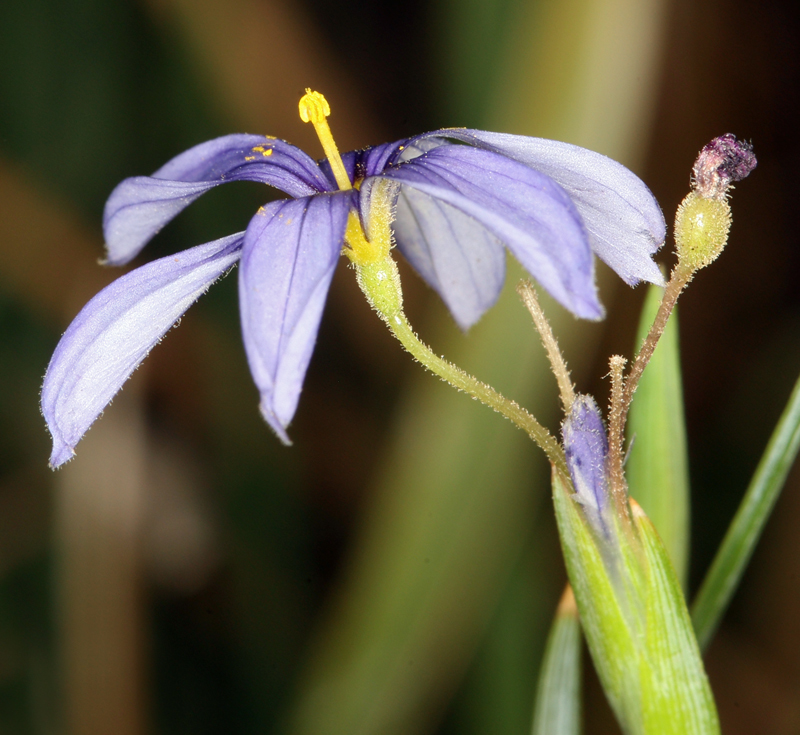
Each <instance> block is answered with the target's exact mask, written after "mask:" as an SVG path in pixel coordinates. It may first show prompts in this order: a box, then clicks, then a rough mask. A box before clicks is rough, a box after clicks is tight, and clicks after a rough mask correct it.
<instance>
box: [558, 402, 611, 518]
mask: <svg viewBox="0 0 800 735" xmlns="http://www.w3.org/2000/svg"><path fill="white" fill-rule="evenodd" d="M562 428H563V437H564V452H565V454H566V457H567V467H568V468H569V474H570V477H571V478H572V484H573V486H574V488H575V492H576V494H577V500H578V502H580V503H581V505H582V506H583V507H584V509H585V510H586V511H587V515H588V517H589V519H590V520H591V521H592V522H593V523H595V524H598V523H599V525H600V527H601V528H603V529H604V528H605V524H604V522H603V518H602V515H603V512H604V511H605V509H606V508H607V507H608V498H609V488H608V475H607V460H608V439H607V437H606V430H605V427H604V426H603V418H602V416H601V414H600V409H599V408H598V407H597V404H596V403H595V401H594V399H593V398H592V397H591V396H586V395H579V396H577V397H576V399H575V402H574V403H573V404H572V409H571V410H570V413H569V416H567V418H566V420H565V421H564V425H563V427H562Z"/></svg>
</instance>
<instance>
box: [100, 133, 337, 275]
mask: <svg viewBox="0 0 800 735" xmlns="http://www.w3.org/2000/svg"><path fill="white" fill-rule="evenodd" d="M230 181H258V182H261V183H264V184H269V185H270V186H274V187H276V188H277V189H280V190H281V191H284V192H286V193H287V194H289V196H292V197H300V196H307V195H310V194H314V193H316V192H321V191H330V190H331V189H335V187H333V186H331V184H330V182H329V181H328V179H327V178H326V177H325V176H324V175H323V173H322V172H321V171H320V170H319V167H318V166H317V164H316V163H315V162H314V160H313V159H312V158H311V157H310V156H308V155H307V154H305V153H304V152H303V151H301V150H300V149H299V148H296V147H295V146H293V145H291V144H289V143H286V142H285V141H283V140H278V139H276V138H266V137H264V136H263V135H226V136H224V137H222V138H216V139H215V140H209V141H208V142H206V143H201V144H200V145H197V146H195V147H194V148H190V149H189V150H188V151H185V152H184V153H181V154H180V155H179V156H176V157H175V158H173V159H172V160H171V161H169V162H168V163H167V164H165V165H164V166H162V167H161V168H160V169H159V170H158V171H156V172H155V173H154V174H153V175H152V176H136V177H133V178H130V179H125V180H124V181H122V182H121V183H120V184H119V185H118V186H117V187H116V189H114V191H113V192H112V193H111V196H110V197H109V198H108V201H107V202H106V207H105V212H104V214H103V230H104V233H105V237H106V249H107V253H108V257H107V261H108V263H110V264H112V265H121V264H124V263H127V262H128V261H130V260H131V259H132V258H134V257H135V256H136V255H137V254H138V253H139V252H140V251H141V249H142V248H143V247H144V246H145V245H146V244H147V242H149V240H150V239H151V238H152V237H153V235H155V234H156V233H157V232H158V231H159V230H160V229H161V228H162V227H163V226H164V225H165V224H167V222H169V221H170V220H171V219H173V218H174V217H175V216H176V215H177V214H178V213H179V212H181V211H182V210H183V209H185V208H186V207H188V206H189V204H191V203H192V202H193V201H194V200H195V199H197V198H198V197H199V196H201V195H202V194H205V193H206V192H207V191H209V190H210V189H213V188H214V187H215V186H219V185H220V184H225V183H228V182H230Z"/></svg>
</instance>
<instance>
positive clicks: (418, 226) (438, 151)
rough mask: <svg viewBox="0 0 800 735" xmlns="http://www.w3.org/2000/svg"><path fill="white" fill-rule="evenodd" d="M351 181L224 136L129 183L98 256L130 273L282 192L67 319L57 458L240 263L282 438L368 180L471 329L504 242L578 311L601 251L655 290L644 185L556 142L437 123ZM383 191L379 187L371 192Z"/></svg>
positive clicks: (586, 303) (657, 218)
mask: <svg viewBox="0 0 800 735" xmlns="http://www.w3.org/2000/svg"><path fill="white" fill-rule="evenodd" d="M342 159H343V162H344V166H345V170H346V172H347V174H348V176H349V177H350V180H351V182H352V183H353V184H354V186H355V188H353V189H350V190H347V191H342V190H339V188H338V187H337V185H336V183H335V179H334V177H333V175H332V172H331V167H330V165H329V163H328V161H327V160H323V161H321V162H319V163H318V162H315V161H314V160H313V159H312V158H310V157H309V156H307V155H306V154H305V153H303V152H302V151H300V150H299V149H297V148H295V147H294V146H292V145H290V144H289V143H286V142H284V141H282V140H277V139H274V138H267V137H263V136H257V135H229V136H225V137H222V138H218V139H216V140H212V141H208V142H206V143H202V144H200V145H198V146H196V147H194V148H192V149H190V150H188V151H186V152H185V153H182V154H181V155H179V156H177V157H176V158H174V159H173V160H171V161H170V162H169V163H167V164H166V165H165V166H163V167H162V168H161V169H159V170H158V171H156V172H155V173H154V174H153V176H150V177H135V178H131V179H126V180H125V181H123V182H122V183H121V184H120V185H119V186H118V187H117V188H116V189H115V190H114V192H113V193H112V194H111V197H110V198H109V200H108V203H107V204H106V209H105V216H104V228H105V236H106V244H107V251H108V252H107V262H108V263H110V264H113V265H122V264H124V263H127V262H129V261H130V260H131V259H133V258H134V257H135V256H136V255H137V254H138V253H139V252H140V251H141V249H142V248H143V247H144V245H145V244H146V243H147V242H148V241H149V240H150V239H151V238H152V237H153V236H154V235H155V234H156V233H157V232H158V231H159V230H160V229H161V228H162V227H163V226H164V225H165V224H167V222H169V221H170V220H171V219H172V218H173V217H175V216H176V215H177V214H178V213H179V212H180V211H181V210H183V209H184V208H185V207H186V206H188V205H189V204H190V203H191V202H193V201H194V200H195V199H197V198H198V197H199V196H200V195H202V194H204V193H205V192H207V191H209V190H210V189H212V188H214V187H215V186H217V185H219V184H223V183H227V182H230V181H239V180H248V181H259V182H262V183H265V184H269V185H270V186H273V187H275V188H277V189H280V190H281V191H283V192H284V193H286V194H288V195H289V197H291V198H289V199H281V200H278V201H274V202H270V203H269V204H266V205H265V206H263V207H261V208H260V209H259V210H258V212H257V213H256V214H255V216H254V217H253V219H252V220H251V221H250V224H249V225H248V227H247V230H246V231H245V232H242V233H238V234H236V235H231V236H230V237H227V238H223V239H221V240H217V241H215V242H211V243H207V244H205V245H201V246H198V247H195V248H191V249H189V250H186V251H183V252H182V253H179V254H177V255H173V256H169V257H167V258H162V259H161V260H158V261H155V262H152V263H149V264H148V265H145V266H142V267H140V268H138V269H136V270H134V271H132V272H130V273H128V274H127V275H125V276H122V277H121V278H120V279H119V280H117V281H116V282H115V283H113V284H112V285H111V286H109V287H108V288H106V289H105V290H103V291H102V292H101V293H99V294H98V295H97V296H95V298H93V299H92V300H91V301H90V302H89V303H88V304H87V305H86V306H85V307H84V309H83V310H82V311H81V312H80V314H79V315H78V316H77V317H76V318H75V321H74V322H73V323H72V324H71V325H70V327H69V329H68V330H67V332H66V333H65V334H64V336H63V338H62V339H61V342H60V343H59V345H58V347H57V348H56V351H55V354H54V355H53V358H52V360H51V362H50V366H49V368H48V371H47V375H46V377H45V381H44V386H43V389H42V410H43V413H44V416H45V418H46V420H47V424H48V426H49V428H50V432H51V434H52V435H53V443H54V448H53V453H52V456H51V459H50V462H51V464H52V465H53V466H54V467H57V466H59V465H61V464H62V463H64V462H65V461H67V460H68V459H70V458H71V457H72V455H73V453H74V452H73V448H74V446H75V445H76V444H77V442H78V441H79V440H80V438H81V437H82V436H83V434H84V433H85V432H86V431H87V429H88V428H89V426H91V424H92V422H93V421H94V420H95V419H96V418H97V416H98V415H99V414H100V413H101V412H102V410H103V408H104V407H105V406H106V405H107V404H108V403H109V401H110V400H111V399H112V397H113V396H114V394H115V393H116V392H117V391H118V390H119V388H120V387H121V386H122V384H123V383H124V382H125V380H126V379H127V378H128V376H129V375H130V374H131V373H132V372H133V370H135V369H136V367H137V366H138V364H139V363H140V362H141V361H142V359H144V357H145V355H146V354H147V353H148V352H149V350H150V349H151V348H152V347H153V346H154V345H155V344H156V343H157V342H158V341H159V340H160V339H161V338H162V337H163V336H164V334H165V333H166V332H167V331H168V330H169V329H170V327H171V326H172V325H173V324H174V323H175V322H176V321H177V320H178V319H179V318H180V316H181V315H182V314H183V313H184V311H185V310H186V309H187V308H188V307H189V306H190V305H191V304H192V303H193V302H194V301H195V300H196V299H197V298H198V297H199V296H200V294H202V293H203V292H204V291H205V290H206V289H207V288H208V287H209V286H210V285H211V283H213V282H214V281H215V280H216V279H217V278H219V277H220V276H221V275H222V274H224V273H225V272H226V271H227V270H228V269H229V268H230V267H231V266H232V265H233V264H234V263H235V262H236V261H237V260H240V261H241V265H240V269H239V295H240V305H241V318H242V332H243V337H244V344H245V349H246V352H247V357H248V361H249V364H250V369H251V371H252V374H253V378H254V380H255V383H256V386H257V387H258V389H259V391H260V394H261V411H262V413H263V415H264V418H265V419H266V420H267V421H268V422H269V424H270V426H271V427H272V428H273V429H274V430H275V432H276V433H277V434H278V436H279V437H280V438H281V439H282V440H283V441H284V442H286V443H289V439H288V437H287V435H286V427H287V425H288V424H289V422H290V421H291V419H292V417H293V416H294V413H295V409H296V407H297V402H298V399H299V395H300V391H301V388H302V383H303V379H304V376H305V373H306V368H307V366H308V362H309V360H310V358H311V353H312V350H313V347H314V342H315V340H316V335H317V330H318V328H319V323H320V318H321V314H322V309H323V306H324V303H325V298H326V295H327V292H328V287H329V285H330V282H331V278H332V276H333V271H334V268H335V267H336V264H337V262H338V259H339V255H340V253H341V250H342V246H343V241H344V232H345V227H346V224H347V220H348V216H349V214H350V213H351V212H355V213H357V214H358V215H359V217H360V220H361V223H362V226H363V227H364V230H365V232H366V233H367V234H368V235H369V220H370V211H371V200H372V197H373V195H374V191H377V190H374V185H375V183H376V182H378V181H380V180H388V181H390V182H391V183H392V186H391V187H390V191H391V195H392V196H393V197H394V198H395V215H396V216H395V221H394V224H393V227H394V234H395V238H396V243H397V247H398V248H399V250H400V251H401V252H402V253H403V254H404V255H405V256H406V258H407V259H408V260H409V261H410V262H411V264H412V265H413V266H414V267H415V268H416V269H417V271H418V272H419V273H420V274H421V275H422V277H423V278H424V279H425V280H426V281H427V282H428V283H429V284H430V285H431V286H432V287H433V288H434V289H435V290H436V291H437V292H438V293H439V294H440V296H441V297H442V299H443V300H444V301H445V303H446V304H447V306H448V308H449V309H450V311H451V313H452V314H453V316H454V318H455V320H456V321H457V322H458V324H459V325H460V326H461V327H462V328H464V329H466V328H468V327H470V326H471V325H472V324H474V323H475V322H476V321H477V320H478V319H479V318H480V317H481V315H482V314H483V313H484V312H485V311H486V310H487V309H488V308H489V307H490V306H491V305H492V304H493V303H494V302H495V301H496V299H497V298H498V296H499V293H500V290H501V288H502V284H503V281H504V278H505V252H504V247H507V248H508V249H509V250H510V251H511V252H512V253H513V254H514V256H515V257H516V258H517V259H518V260H519V261H520V262H521V263H522V265H523V266H524V267H525V269H526V270H528V271H529V272H530V273H531V274H532V275H533V276H534V277H535V278H536V279H537V280H538V281H539V283H540V284H541V285H542V286H543V287H544V288H545V289H547V291H549V292H550V294H551V295H552V296H553V297H554V298H555V299H556V300H558V301H559V302H560V303H562V304H563V305H564V306H565V307H566V308H568V309H569V310H571V311H572V312H573V313H575V314H576V315H577V316H580V317H584V318H589V319H597V318H600V317H601V316H602V307H601V306H600V303H599V301H598V299H597V294H596V289H595V283H594V263H593V255H592V253H594V254H596V255H597V256H598V257H599V258H601V259H602V260H604V261H605V262H606V263H608V265H610V266H611V267H612V268H613V269H614V270H615V271H616V272H617V273H618V274H619V275H620V276H621V277H622V278H623V280H625V281H626V282H627V283H629V284H631V285H633V284H635V283H637V282H638V281H640V280H645V281H650V282H654V283H661V280H662V279H661V274H660V272H659V270H658V268H657V267H656V266H655V264H654V263H653V261H652V259H651V256H652V254H653V253H654V252H655V251H656V250H657V249H658V248H659V246H660V245H661V243H662V242H663V240H664V234H665V225H664V219H663V216H662V214H661V210H660V209H659V207H658V204H657V203H656V201H655V199H654V198H653V196H652V194H651V193H650V191H649V190H648V189H647V187H646V186H645V185H644V184H643V183H642V182H641V181H640V180H639V179H638V178H637V177H636V176H635V175H634V174H633V173H631V172H630V171H628V170H627V169H626V168H624V167H623V166H621V165H620V164H618V163H616V162H614V161H612V160H610V159H608V158H606V157H605V156H602V155H600V154H597V153H593V152H591V151H587V150H584V149H582V148H578V147H576V146H572V145H568V144H566V143H556V142H553V141H548V140H540V139H536V138H526V137H521V136H513V135H501V134H497V133H486V132H481V131H477V130H464V129H447V130H438V131H435V132H432V133H425V134H423V135H420V136H417V137H415V138H410V139H407V140H402V141H399V142H396V143H390V144H385V145H380V146H377V147H374V148H368V149H366V150H363V151H354V152H351V153H346V154H344V156H343V157H342ZM379 188H380V189H381V190H382V191H384V192H385V190H386V187H385V186H384V187H379Z"/></svg>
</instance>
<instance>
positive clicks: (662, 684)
mask: <svg viewBox="0 0 800 735" xmlns="http://www.w3.org/2000/svg"><path fill="white" fill-rule="evenodd" d="M632 505H633V519H634V523H635V525H636V528H637V530H638V531H639V538H640V539H641V542H642V549H643V551H644V558H645V564H646V568H647V574H646V583H645V587H644V589H643V590H642V592H643V595H642V597H643V600H642V601H643V602H644V605H645V626H644V630H645V639H644V644H645V646H644V651H643V653H642V663H643V665H642V667H641V669H640V671H641V687H642V693H641V696H642V715H643V717H642V719H643V723H644V732H646V733H652V734H653V735H655V734H656V733H657V734H658V735H688V734H689V733H695V734H696V735H712V733H719V732H720V727H719V718H718V716H717V708H716V705H715V704H714V697H713V695H712V693H711V687H710V685H709V683H708V677H707V676H706V672H705V669H704V668H703V660H702V658H701V655H700V648H699V646H698V645H697V639H696V638H695V636H694V631H693V629H692V622H691V619H690V618H689V611H688V610H687V609H686V602H685V600H684V597H683V592H682V591H681V588H680V585H679V584H678V579H677V577H676V575H675V571H674V569H673V568H672V564H671V563H670V559H669V555H668V553H667V549H666V547H665V546H664V544H663V542H662V540H661V538H660V535H659V534H658V533H657V532H656V530H655V527H654V526H653V524H652V523H651V522H650V520H649V519H648V518H647V516H646V515H645V514H644V512H643V511H642V509H641V508H639V507H637V506H636V504H632Z"/></svg>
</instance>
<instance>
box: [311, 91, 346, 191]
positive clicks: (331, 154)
mask: <svg viewBox="0 0 800 735" xmlns="http://www.w3.org/2000/svg"><path fill="white" fill-rule="evenodd" d="M299 108H300V119H301V120H302V121H303V122H310V123H311V124H312V125H313V126H314V130H316V131H317V136H318V137H319V141H320V143H322V150H323V151H325V157H326V158H327V159H328V163H330V165H331V170H332V171H333V177H334V178H335V179H336V183H337V184H338V186H339V189H341V190H342V191H346V190H347V189H352V188H353V184H352V183H351V181H350V177H349V176H348V175H347V171H346V170H345V168H344V163H343V162H342V157H341V156H340V155H339V149H338V148H337V147H336V143H334V141H333V135H332V134H331V129H330V127H329V125H328V120H327V117H328V115H330V114H331V108H330V105H329V104H328V100H326V99H325V98H324V97H323V96H322V95H321V94H320V93H319V92H312V91H311V90H310V89H306V93H305V94H304V95H303V96H302V97H301V98H300V105H299Z"/></svg>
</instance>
